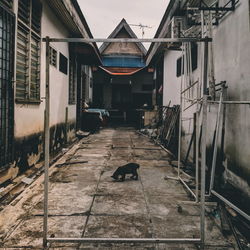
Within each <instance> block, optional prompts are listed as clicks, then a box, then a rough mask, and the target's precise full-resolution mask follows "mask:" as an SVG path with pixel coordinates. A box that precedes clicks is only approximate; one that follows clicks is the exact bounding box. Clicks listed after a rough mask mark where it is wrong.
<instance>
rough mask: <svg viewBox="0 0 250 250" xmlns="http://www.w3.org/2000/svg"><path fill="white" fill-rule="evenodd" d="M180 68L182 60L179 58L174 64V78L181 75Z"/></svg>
mask: <svg viewBox="0 0 250 250" xmlns="http://www.w3.org/2000/svg"><path fill="white" fill-rule="evenodd" d="M181 67H182V59H181V57H180V58H178V59H177V62H176V76H177V77H179V76H181V75H182V72H181V71H182V70H181Z"/></svg>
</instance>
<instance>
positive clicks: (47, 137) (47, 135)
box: [43, 36, 50, 247]
mask: <svg viewBox="0 0 250 250" xmlns="http://www.w3.org/2000/svg"><path fill="white" fill-rule="evenodd" d="M49 53H50V52H49V37H48V36H47V37H46V90H45V91H46V98H45V99H46V102H45V122H44V126H45V127H44V141H45V143H44V155H45V159H44V203H43V211H44V216H43V246H44V247H47V234H48V189H49V184H48V182H49V140H50V129H49V120H50V93H49V92H50V86H49V85H50V84H49Z"/></svg>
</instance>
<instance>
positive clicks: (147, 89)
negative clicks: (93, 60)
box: [94, 19, 154, 121]
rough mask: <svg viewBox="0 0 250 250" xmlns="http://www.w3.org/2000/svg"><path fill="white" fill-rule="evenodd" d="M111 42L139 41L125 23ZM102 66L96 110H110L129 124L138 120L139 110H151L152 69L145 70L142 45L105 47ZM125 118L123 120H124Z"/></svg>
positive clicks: (96, 78)
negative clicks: (148, 108) (117, 39)
mask: <svg viewBox="0 0 250 250" xmlns="http://www.w3.org/2000/svg"><path fill="white" fill-rule="evenodd" d="M109 38H136V35H135V34H134V32H133V31H132V29H131V28H130V26H129V25H128V23H127V22H126V20H125V19H123V20H122V21H121V22H120V23H119V24H118V25H117V27H116V28H115V30H114V31H113V32H112V33H111V35H110V36H109ZM100 53H101V56H102V66H99V67H98V68H96V70H95V71H94V100H95V103H94V106H95V107H99V108H100V107H102V108H105V109H108V110H109V111H110V112H111V118H112V116H113V114H114V115H115V113H117V114H119V113H120V115H121V116H122V117H124V118H125V120H126V121H134V120H135V119H136V109H139V108H142V107H143V105H147V106H152V91H153V87H154V86H153V84H154V82H153V69H152V68H149V67H146V65H145V55H146V49H145V48H144V46H143V45H142V44H141V43H104V44H103V45H102V46H101V47H100ZM123 115H124V116H123Z"/></svg>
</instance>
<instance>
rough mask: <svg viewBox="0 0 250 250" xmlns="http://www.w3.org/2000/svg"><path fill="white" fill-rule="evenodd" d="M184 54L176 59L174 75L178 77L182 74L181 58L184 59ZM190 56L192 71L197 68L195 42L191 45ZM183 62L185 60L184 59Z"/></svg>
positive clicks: (196, 47)
mask: <svg viewBox="0 0 250 250" xmlns="http://www.w3.org/2000/svg"><path fill="white" fill-rule="evenodd" d="M184 58H185V57H184V56H183V57H182V58H181V57H180V58H178V59H177V61H176V76H177V77H179V76H181V75H182V74H183V69H182V67H183V65H182V60H184ZM191 58H192V71H194V70H195V69H197V66H198V46H197V44H195V43H192V45H191ZM184 62H185V60H184Z"/></svg>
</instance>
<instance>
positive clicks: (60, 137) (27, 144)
mask: <svg viewBox="0 0 250 250" xmlns="http://www.w3.org/2000/svg"><path fill="white" fill-rule="evenodd" d="M16 3H17V2H15V6H14V11H15V13H16V14H17V4H16ZM42 3H43V12H42V20H41V37H45V36H50V37H69V36H70V33H69V32H68V31H67V30H66V29H65V28H64V25H62V23H61V22H60V21H59V20H58V18H57V17H56V16H55V14H54V13H53V11H52V10H51V9H50V8H49V7H48V6H47V4H46V2H45V1H43V2H42ZM51 46H52V47H53V48H54V49H56V50H57V55H58V65H57V68H55V67H53V66H50V126H51V129H50V135H51V149H50V150H51V153H54V152H57V151H58V150H59V148H61V147H62V146H63V145H64V144H65V143H66V141H67V142H69V141H71V140H72V139H73V138H74V136H75V120H76V105H68V89H69V88H68V84H69V78H68V77H69V74H67V75H65V74H63V73H62V72H60V71H59V53H60V52H61V53H62V54H63V55H64V56H66V57H67V58H69V48H68V44H67V43H51ZM40 72H41V73H40V79H41V80H40V88H41V89H40V96H41V100H42V102H41V103H40V104H15V117H14V119H15V131H14V134H15V143H14V144H15V147H14V163H13V167H11V168H10V169H9V170H6V171H5V172H2V173H0V184H1V183H2V182H4V181H6V180H8V179H11V178H14V177H15V176H16V175H17V174H18V173H21V172H23V171H25V170H26V169H28V168H30V167H32V166H33V165H34V164H35V163H37V162H38V161H39V160H41V159H43V131H44V109H45V100H44V97H45V78H46V75H45V43H43V42H42V43H41V68H40ZM66 109H67V111H66ZM66 139H67V140H66Z"/></svg>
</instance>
